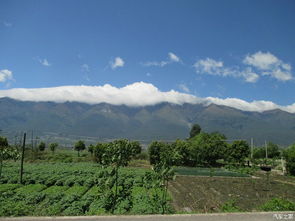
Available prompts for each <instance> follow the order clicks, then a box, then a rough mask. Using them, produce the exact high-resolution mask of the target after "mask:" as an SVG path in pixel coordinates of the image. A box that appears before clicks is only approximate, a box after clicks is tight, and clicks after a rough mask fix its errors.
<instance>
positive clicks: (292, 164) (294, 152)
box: [284, 143, 295, 176]
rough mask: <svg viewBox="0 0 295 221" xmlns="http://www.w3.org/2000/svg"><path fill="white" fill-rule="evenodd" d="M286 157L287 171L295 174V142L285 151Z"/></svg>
mask: <svg viewBox="0 0 295 221" xmlns="http://www.w3.org/2000/svg"><path fill="white" fill-rule="evenodd" d="M284 157H285V159H286V169H287V172H288V173H289V174H290V175H293V176H295V143H294V144H293V145H292V146H289V147H288V149H287V150H285V151H284Z"/></svg>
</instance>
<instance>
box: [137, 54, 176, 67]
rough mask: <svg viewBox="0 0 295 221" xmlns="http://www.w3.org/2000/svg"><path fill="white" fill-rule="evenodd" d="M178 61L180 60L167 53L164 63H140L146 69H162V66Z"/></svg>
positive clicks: (174, 55)
mask: <svg viewBox="0 0 295 221" xmlns="http://www.w3.org/2000/svg"><path fill="white" fill-rule="evenodd" d="M180 61H181V60H180V58H179V57H178V56H177V55H176V54H174V53H172V52H169V53H168V59H167V60H165V61H147V62H144V63H142V65H143V66H147V67H149V66H158V67H164V66H166V65H168V64H171V63H173V62H175V63H178V62H180Z"/></svg>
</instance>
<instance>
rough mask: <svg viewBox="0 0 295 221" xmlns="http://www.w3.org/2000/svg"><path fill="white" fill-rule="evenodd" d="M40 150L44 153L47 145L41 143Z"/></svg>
mask: <svg viewBox="0 0 295 221" xmlns="http://www.w3.org/2000/svg"><path fill="white" fill-rule="evenodd" d="M38 148H39V150H40V151H44V150H45V148H46V144H45V143H44V142H43V141H41V143H40V144H39V145H38Z"/></svg>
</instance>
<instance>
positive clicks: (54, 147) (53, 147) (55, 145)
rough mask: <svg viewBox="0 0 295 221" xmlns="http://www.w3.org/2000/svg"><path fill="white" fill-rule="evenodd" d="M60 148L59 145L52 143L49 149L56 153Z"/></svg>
mask: <svg viewBox="0 0 295 221" xmlns="http://www.w3.org/2000/svg"><path fill="white" fill-rule="evenodd" d="M57 147H58V143H51V144H50V145H49V149H50V150H51V151H52V152H53V153H54V151H55V149H56V148H57Z"/></svg>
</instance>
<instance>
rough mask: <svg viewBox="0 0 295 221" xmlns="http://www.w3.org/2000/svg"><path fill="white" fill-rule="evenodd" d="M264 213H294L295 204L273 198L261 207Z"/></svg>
mask: <svg viewBox="0 0 295 221" xmlns="http://www.w3.org/2000/svg"><path fill="white" fill-rule="evenodd" d="M261 209H262V210H263V211H294V210H295V203H294V202H291V201H289V200H285V199H281V198H273V199H271V200H270V201H268V202H266V203H265V204H263V205H262V206H261Z"/></svg>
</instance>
